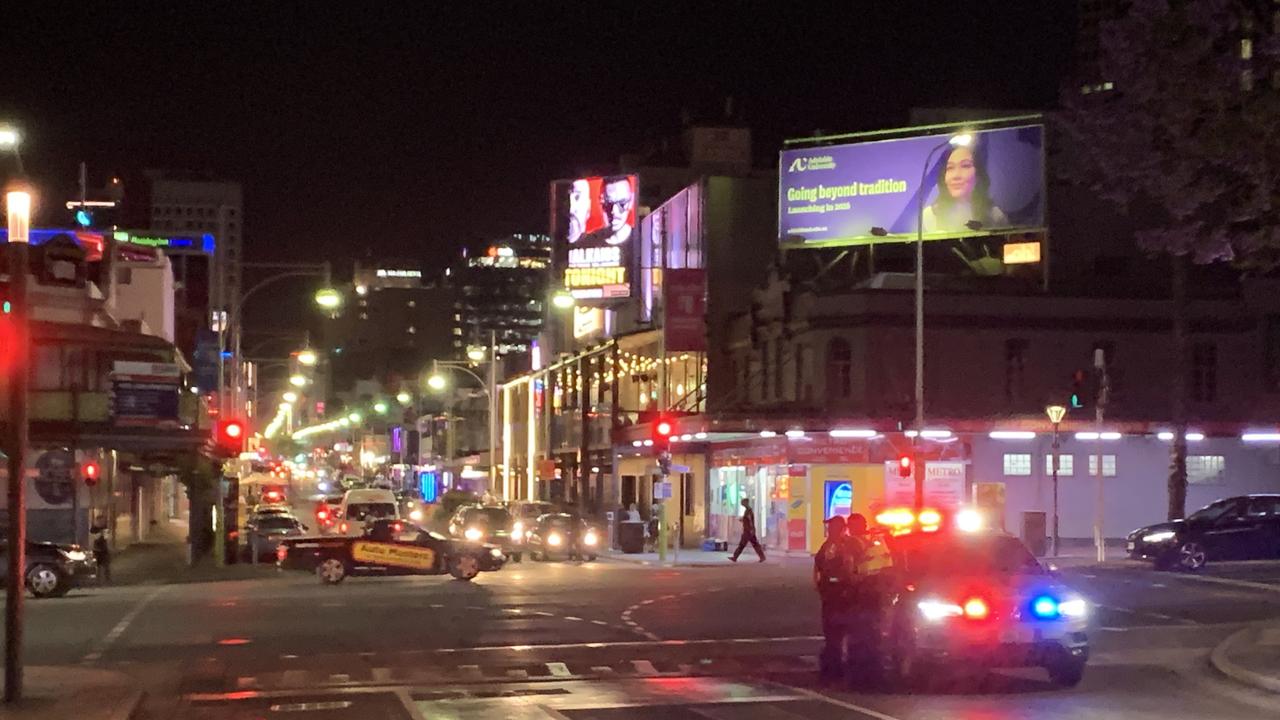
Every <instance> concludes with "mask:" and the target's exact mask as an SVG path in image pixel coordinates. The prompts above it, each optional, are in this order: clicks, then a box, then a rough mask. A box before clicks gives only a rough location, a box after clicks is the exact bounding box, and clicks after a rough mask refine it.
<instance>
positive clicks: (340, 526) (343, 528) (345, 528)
mask: <svg viewBox="0 0 1280 720" xmlns="http://www.w3.org/2000/svg"><path fill="white" fill-rule="evenodd" d="M346 531H347V524H346V523H342V524H341V525H339V526H338V532H346Z"/></svg>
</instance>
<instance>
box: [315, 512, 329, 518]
mask: <svg viewBox="0 0 1280 720" xmlns="http://www.w3.org/2000/svg"><path fill="white" fill-rule="evenodd" d="M316 517H317V518H319V519H321V520H328V519H329V511H328V510H319V511H317V512H316Z"/></svg>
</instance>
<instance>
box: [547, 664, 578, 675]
mask: <svg viewBox="0 0 1280 720" xmlns="http://www.w3.org/2000/svg"><path fill="white" fill-rule="evenodd" d="M547 672H550V673H551V674H552V676H554V677H569V676H571V675H573V673H571V672H569V666H568V665H565V664H564V663H562V662H549V663H547Z"/></svg>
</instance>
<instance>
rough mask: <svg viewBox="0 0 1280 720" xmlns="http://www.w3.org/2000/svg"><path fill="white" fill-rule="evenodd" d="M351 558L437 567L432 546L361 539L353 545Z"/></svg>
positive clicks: (427, 568) (420, 568)
mask: <svg viewBox="0 0 1280 720" xmlns="http://www.w3.org/2000/svg"><path fill="white" fill-rule="evenodd" d="M351 559H352V560H355V561H356V562H358V563H368V564H371V565H387V566H390V567H405V568H409V569H411V570H430V569H432V568H433V567H435V564H436V553H435V551H434V550H432V549H431V548H424V547H414V546H412V545H392V544H391V543H379V542H365V541H359V542H356V543H354V544H353V545H352V546H351Z"/></svg>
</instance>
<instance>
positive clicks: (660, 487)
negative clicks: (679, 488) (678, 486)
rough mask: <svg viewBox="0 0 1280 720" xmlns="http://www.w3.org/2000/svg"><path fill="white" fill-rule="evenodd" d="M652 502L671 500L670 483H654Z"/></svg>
mask: <svg viewBox="0 0 1280 720" xmlns="http://www.w3.org/2000/svg"><path fill="white" fill-rule="evenodd" d="M653 499H654V500H670V499H671V483H669V482H656V483H654V484H653Z"/></svg>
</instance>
